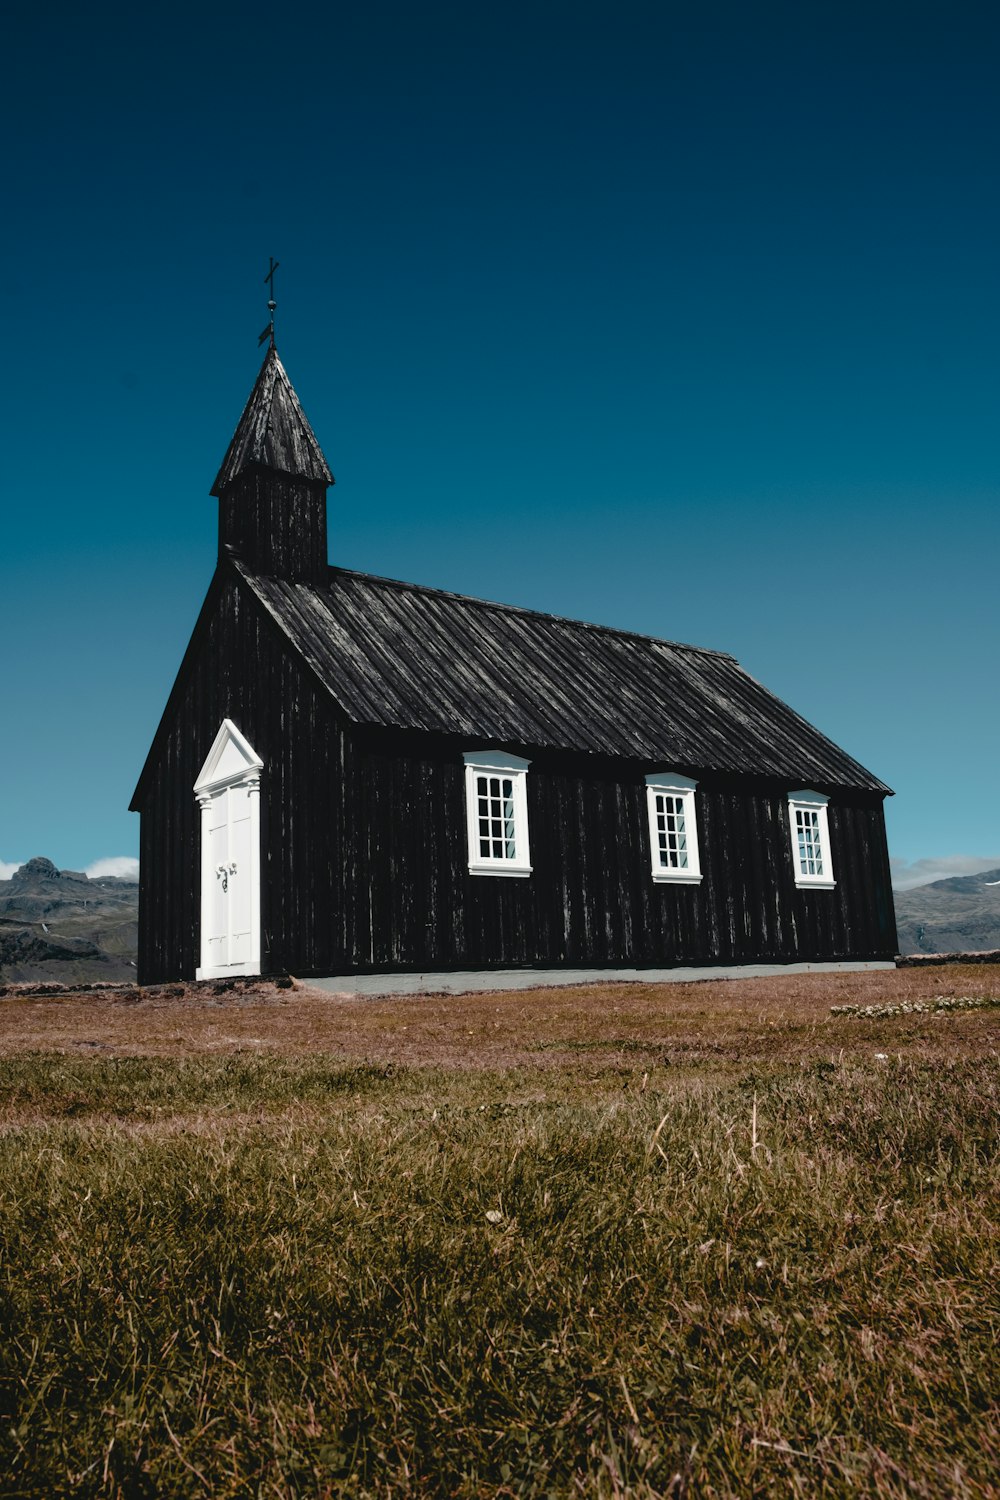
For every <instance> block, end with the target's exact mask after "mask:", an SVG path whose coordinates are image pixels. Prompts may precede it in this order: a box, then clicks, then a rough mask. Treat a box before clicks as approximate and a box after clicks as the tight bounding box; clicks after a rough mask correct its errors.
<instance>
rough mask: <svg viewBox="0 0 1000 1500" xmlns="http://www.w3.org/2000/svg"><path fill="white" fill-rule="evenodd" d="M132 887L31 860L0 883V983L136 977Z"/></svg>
mask: <svg viewBox="0 0 1000 1500" xmlns="http://www.w3.org/2000/svg"><path fill="white" fill-rule="evenodd" d="M138 919H139V886H138V883H137V882H136V881H134V880H126V879H124V878H122V877H121V876H113V875H107V876H102V877H101V878H100V879H98V880H91V879H89V878H88V876H86V875H84V874H83V873H82V872H80V871H78V870H60V869H58V868H57V866H56V865H54V864H53V863H52V861H51V860H50V859H45V858H44V857H42V856H36V857H35V858H34V859H29V860H28V862H27V864H24V865H21V867H20V869H18V870H15V871H14V874H13V875H12V876H11V878H10V879H9V880H0V980H4V981H6V982H8V983H10V982H14V981H23V980H28V981H33V980H44V979H53V980H58V981H60V982H61V983H66V984H71V983H80V982H89V981H99V980H121V979H134V978H135V957H136V948H137V945H138V933H139V927H138Z"/></svg>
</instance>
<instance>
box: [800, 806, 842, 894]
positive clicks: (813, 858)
mask: <svg viewBox="0 0 1000 1500" xmlns="http://www.w3.org/2000/svg"><path fill="white" fill-rule="evenodd" d="M829 801H830V799H829V797H824V796H823V793H822V792H789V794H788V824H789V831H790V833H791V839H792V865H793V867H794V870H795V884H796V885H802V886H813V887H814V888H817V889H819V890H826V891H832V890H833V888H834V886H835V885H836V883H837V882H836V881H835V880H834V878H833V862H832V860H831V858H830V821H829V817H828V814H827V804H828V803H829Z"/></svg>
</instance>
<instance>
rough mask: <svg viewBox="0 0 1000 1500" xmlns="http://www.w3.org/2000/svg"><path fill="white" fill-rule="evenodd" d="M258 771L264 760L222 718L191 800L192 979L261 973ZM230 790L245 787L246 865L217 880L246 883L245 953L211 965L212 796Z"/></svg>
mask: <svg viewBox="0 0 1000 1500" xmlns="http://www.w3.org/2000/svg"><path fill="white" fill-rule="evenodd" d="M263 769H264V762H263V761H262V760H261V758H260V756H259V755H258V754H257V752H256V751H255V750H254V748H253V746H252V745H251V744H250V742H249V740H247V739H246V737H245V736H244V735H242V734H241V733H240V731H239V730H238V729H237V727H236V725H235V724H234V723H233V721H232V719H223V721H222V725H221V727H220V729H219V732H218V734H217V735H216V736H215V739H214V741H213V743H212V748H211V750H209V752H208V755H207V757H206V760H205V764H204V765H203V766H202V768H201V771H200V772H199V773H198V779H197V781H196V782H195V784H194V794H195V798H196V799H197V802H198V806H199V808H200V809H201V850H200V857H199V863H200V872H201V930H200V933H199V942H200V953H201V963H200V965H199V967H198V968H197V969H196V970H195V976H194V977H195V979H224V978H226V977H228V976H229V975H233V974H259V973H260V773H261V771H262V770H263ZM230 789H233V790H237V789H244V790H245V791H246V795H247V805H248V808H249V813H250V868H249V869H248V870H236V869H233V868H230V869H228V870H227V872H226V874H225V875H224V876H223V877H222V878H223V879H230V878H232V879H238V880H239V881H240V882H241V884H242V883H243V882H246V886H248V887H249V901H250V951H249V953H248V954H246V955H245V956H244V958H243V959H242V960H241V961H240V962H238V963H234V964H219V963H217V962H216V963H214V964H213V963H211V962H209V960H210V958H217V957H218V955H217V954H210V953H209V951H208V940H209V934H210V925H211V924H210V912H211V902H212V896H213V893H214V889H215V882H216V881H217V879H218V878H219V872H218V871H216V870H215V869H213V868H210V866H211V863H212V861H211V858H210V844H209V828H210V819H211V813H212V807H213V804H214V802H215V800H216V799H217V798H218V797H219V795H220V794H221V793H222V792H227V791H229V790H230ZM245 888H246V887H244V889H245Z"/></svg>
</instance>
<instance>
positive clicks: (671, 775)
mask: <svg viewBox="0 0 1000 1500" xmlns="http://www.w3.org/2000/svg"><path fill="white" fill-rule="evenodd" d="M697 786H698V783H697V782H696V781H692V780H691V778H690V777H689V776H679V775H677V774H676V773H675V772H673V771H657V772H654V773H653V775H652V776H647V777H646V810H647V812H648V815H649V852H650V859H651V868H652V874H653V879H654V880H656V881H673V882H675V883H679V884H685V883H687V884H689V885H695V884H697V882H698V881H700V880H701V862H700V859H699V856H698V818H697V813H696V811H695V796H694V794H695V791H696V790H697Z"/></svg>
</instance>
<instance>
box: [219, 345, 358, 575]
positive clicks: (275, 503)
mask: <svg viewBox="0 0 1000 1500" xmlns="http://www.w3.org/2000/svg"><path fill="white" fill-rule="evenodd" d="M333 482H334V480H333V475H332V474H331V473H330V469H329V466H328V465H327V462H326V459H325V458H324V457H323V452H322V449H321V448H320V446H319V443H318V442H317V441H316V435H315V433H314V432H313V430H312V428H311V427H310V425H309V420H308V418H307V417H306V414H305V412H304V411H303V410H302V407H301V406H300V405H299V400H298V397H297V396H296V394H295V391H294V390H293V389H292V383H291V381H290V380H289V378H288V376H287V374H286V373H285V367H284V365H283V364H282V363H281V360H280V359H279V358H278V351H277V349H275V347H274V345H273V343H272V344H270V346H269V347H268V350H267V353H266V355H265V356H264V363H263V364H262V365H261V369H260V374H259V375H258V376H257V380H256V383H255V384H254V388H253V390H252V391H251V392H250V399H249V400H248V401H247V404H246V406H245V407H244V409H243V415H242V416H241V417H240V420H239V422H238V424H237V427H236V431H235V432H234V433H233V439H232V442H231V443H230V444H229V448H228V450H227V452H226V456H225V458H224V459H223V460H222V467H221V468H220V470H219V472H218V474H217V475H216V478H215V483H214V484H213V485H212V491H211V493H212V494H213V495H217V496H218V498H219V555H220V558H221V557H222V556H223V555H225V554H226V553H230V554H233V555H235V556H238V557H240V558H242V559H243V561H244V562H246V563H248V564H249V565H250V566H251V567H252V568H254V569H255V570H256V571H258V572H260V573H267V574H272V575H274V576H276V577H282V578H296V579H307V580H309V581H310V582H315V583H322V582H325V579H326V569H327V555H326V546H327V542H326V490H327V486H328V485H331V484H333Z"/></svg>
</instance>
